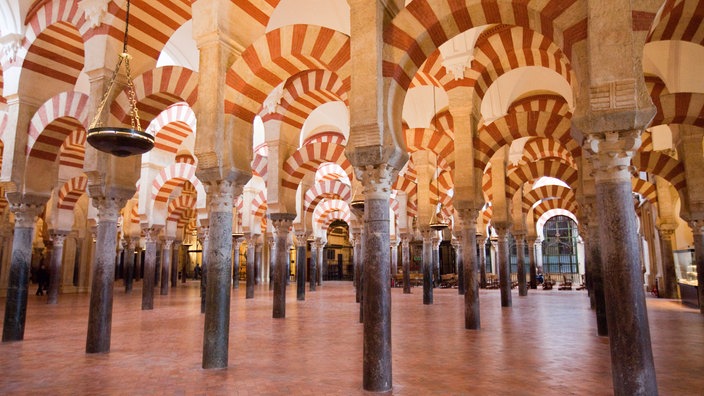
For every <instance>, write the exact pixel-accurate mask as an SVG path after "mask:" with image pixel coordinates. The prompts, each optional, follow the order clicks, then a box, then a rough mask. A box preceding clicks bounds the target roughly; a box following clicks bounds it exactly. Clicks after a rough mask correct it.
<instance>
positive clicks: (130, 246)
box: [123, 236, 139, 293]
mask: <svg viewBox="0 0 704 396" xmlns="http://www.w3.org/2000/svg"><path fill="white" fill-rule="evenodd" d="M138 243H139V239H138V238H133V237H130V236H127V237H126V238H125V260H124V262H123V264H124V266H125V267H124V268H125V274H124V275H125V276H124V282H125V293H129V292H131V291H132V285H133V283H134V271H135V268H134V248H135V246H136V245H137V244H138Z"/></svg>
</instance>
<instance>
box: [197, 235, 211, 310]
mask: <svg viewBox="0 0 704 396" xmlns="http://www.w3.org/2000/svg"><path fill="white" fill-rule="evenodd" d="M208 224H210V223H209V222H208ZM198 238H199V239H200V245H201V253H200V257H201V265H200V313H202V314H204V313H205V304H206V303H205V300H206V295H207V290H208V254H209V250H208V249H209V248H210V243H209V241H210V227H209V226H201V227H199V228H198Z"/></svg>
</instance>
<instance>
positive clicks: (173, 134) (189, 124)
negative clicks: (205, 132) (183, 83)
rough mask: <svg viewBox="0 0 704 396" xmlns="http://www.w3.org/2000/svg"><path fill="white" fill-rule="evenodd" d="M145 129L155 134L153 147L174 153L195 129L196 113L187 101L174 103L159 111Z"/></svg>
mask: <svg viewBox="0 0 704 396" xmlns="http://www.w3.org/2000/svg"><path fill="white" fill-rule="evenodd" d="M147 129H148V130H150V131H151V133H154V134H155V135H154V148H155V149H158V150H164V151H166V152H167V153H174V154H175V153H176V152H178V149H179V147H181V144H182V143H183V141H184V140H186V138H188V136H189V135H190V134H192V133H193V132H194V131H195V130H196V114H195V113H194V112H193V110H192V109H191V107H190V106H189V105H188V103H186V102H178V103H174V104H172V105H170V106H169V107H167V108H166V110H164V111H162V112H161V113H159V115H158V116H157V117H156V118H155V119H154V120H152V122H151V123H150V124H149V128H147Z"/></svg>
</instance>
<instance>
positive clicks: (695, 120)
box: [650, 92, 704, 128]
mask: <svg viewBox="0 0 704 396" xmlns="http://www.w3.org/2000/svg"><path fill="white" fill-rule="evenodd" d="M658 114H659V115H661V116H662V118H659V119H658V120H657V122H658V123H657V124H655V120H653V123H652V124H651V125H650V126H651V127H652V126H656V125H663V124H683V125H694V126H697V127H700V128H702V127H704V94H701V93H693V92H680V93H674V94H667V95H661V96H660V108H659V109H658Z"/></svg>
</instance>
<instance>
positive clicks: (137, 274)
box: [134, 238, 144, 281]
mask: <svg viewBox="0 0 704 396" xmlns="http://www.w3.org/2000/svg"><path fill="white" fill-rule="evenodd" d="M134 249H135V258H134V280H136V281H140V280H142V267H143V266H144V263H143V262H142V244H141V242H140V238H137V240H136V242H135V245H134Z"/></svg>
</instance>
